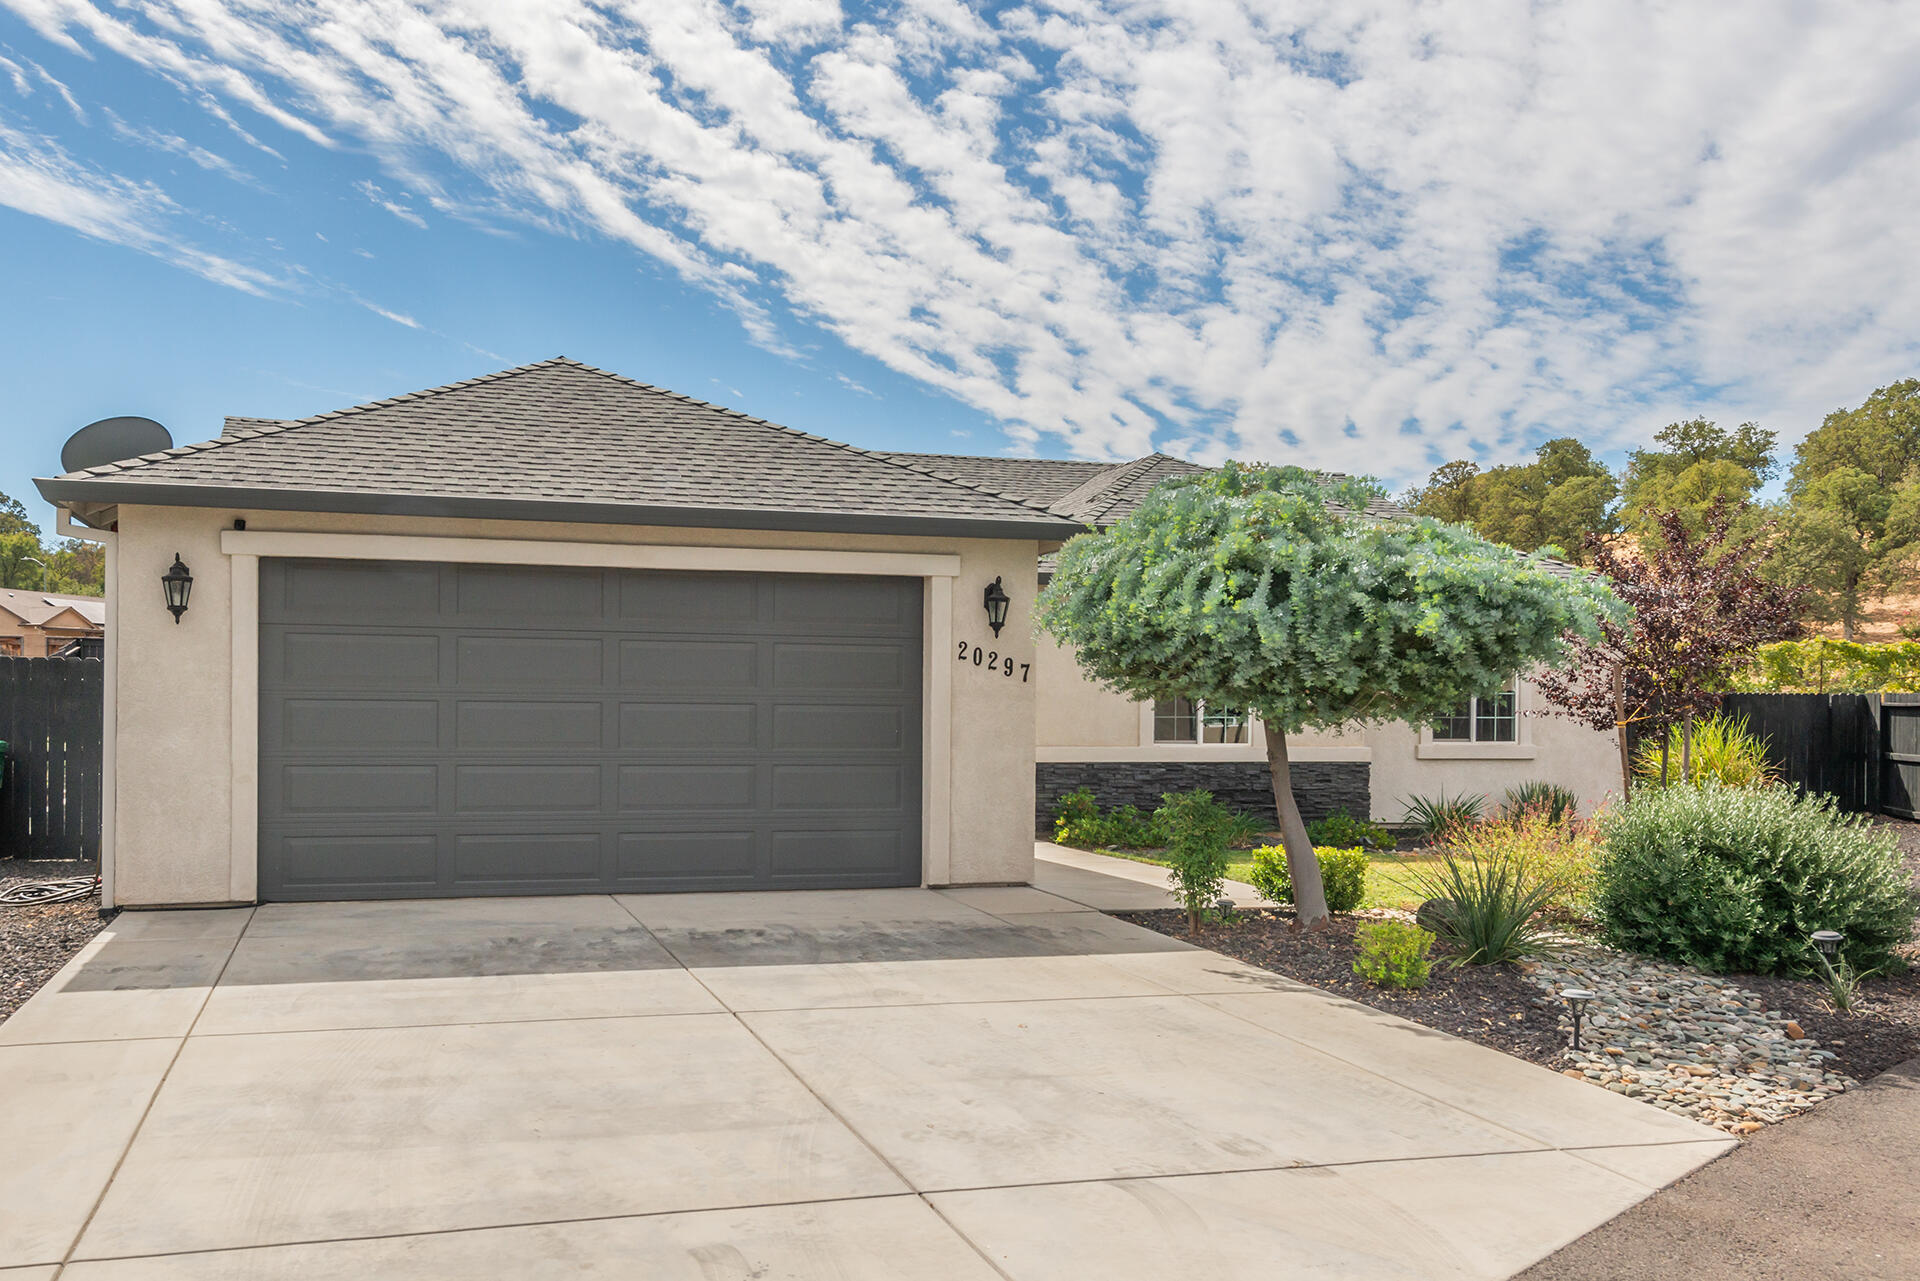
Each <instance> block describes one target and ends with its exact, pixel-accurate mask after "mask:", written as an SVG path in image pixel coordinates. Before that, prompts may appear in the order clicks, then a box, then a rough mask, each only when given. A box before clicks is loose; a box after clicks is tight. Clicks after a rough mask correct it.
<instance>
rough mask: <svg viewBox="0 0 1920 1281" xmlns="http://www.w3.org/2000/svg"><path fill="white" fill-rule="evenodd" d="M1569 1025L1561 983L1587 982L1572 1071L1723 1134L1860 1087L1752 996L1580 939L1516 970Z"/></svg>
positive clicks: (1732, 985) (1567, 1028)
mask: <svg viewBox="0 0 1920 1281" xmlns="http://www.w3.org/2000/svg"><path fill="white" fill-rule="evenodd" d="M1522 969H1523V971H1524V972H1525V973H1526V975H1527V978H1528V979H1529V980H1530V981H1532V982H1533V983H1534V984H1536V985H1537V986H1539V987H1540V988H1541V989H1542V992H1543V994H1544V997H1545V999H1546V1000H1548V1001H1550V1002H1552V1004H1553V1005H1554V1006H1556V1007H1558V1008H1559V1010H1560V1011H1561V1013H1560V1016H1559V1021H1560V1027H1561V1030H1562V1034H1563V1035H1565V1034H1567V1033H1570V1032H1571V1031H1572V1027H1573V1021H1572V1018H1571V1016H1570V1015H1569V1014H1568V1013H1567V1012H1566V1005H1565V1002H1563V1001H1562V1000H1560V992H1561V990H1562V989H1564V988H1569V987H1575V988H1586V989H1589V990H1590V991H1592V992H1594V993H1595V994H1596V995H1595V998H1594V1000H1593V1001H1592V1002H1590V1003H1589V1004H1588V1006H1587V1009H1586V1015H1585V1018H1584V1021H1583V1025H1582V1030H1581V1038H1580V1039H1581V1047H1582V1048H1581V1049H1579V1050H1572V1049H1568V1050H1563V1051H1562V1052H1561V1058H1562V1059H1563V1061H1564V1063H1565V1066H1564V1067H1563V1068H1562V1071H1563V1072H1564V1073H1565V1075H1567V1076H1571V1077H1576V1078H1583V1079H1585V1080H1589V1081H1593V1082H1595V1083H1596V1084H1599V1085H1602V1086H1605V1087H1606V1088H1607V1089H1609V1090H1612V1091H1613V1092H1614V1093H1616V1094H1624V1095H1626V1096H1627V1097H1628V1098H1634V1099H1640V1100H1643V1101H1644V1102H1647V1103H1651V1104H1653V1105H1654V1106H1655V1107H1659V1108H1665V1109H1666V1110H1667V1111H1669V1112H1677V1113H1679V1114H1680V1115H1682V1116H1687V1117H1692V1118H1693V1119H1694V1120H1696V1121H1700V1122H1702V1123H1703V1124H1706V1125H1711V1126H1713V1127H1715V1128H1716V1129H1721V1130H1725V1131H1726V1132H1727V1133H1729V1134H1752V1133H1753V1132H1754V1131H1756V1130H1758V1129H1759V1128H1760V1127H1761V1126H1762V1125H1770V1124H1772V1123H1774V1122H1776V1121H1782V1120H1785V1119H1786V1118H1787V1117H1789V1116H1792V1115H1794V1114H1795V1113H1798V1112H1804V1111H1805V1110H1806V1109H1808V1108H1810V1107H1812V1106H1813V1105H1814V1104H1816V1103H1818V1102H1820V1101H1821V1100H1822V1099H1827V1098H1831V1097H1832V1096H1833V1095H1835V1094H1839V1093H1841V1092H1842V1091H1844V1090H1847V1089H1850V1088H1852V1087H1853V1086H1855V1085H1857V1084H1858V1082H1856V1081H1855V1080H1853V1079H1852V1078H1851V1077H1848V1076H1845V1075H1843V1074H1842V1073H1841V1072H1840V1071H1838V1070H1837V1068H1838V1065H1837V1064H1836V1062H1835V1060H1836V1058H1837V1057H1838V1056H1837V1054H1836V1053H1835V1052H1834V1051H1833V1050H1831V1049H1826V1048H1823V1047H1822V1046H1821V1044H1820V1042H1819V1041H1817V1040H1816V1039H1814V1038H1813V1037H1811V1036H1808V1035H1807V1034H1806V1032H1805V1030H1804V1029H1802V1028H1801V1026H1800V1024H1799V1023H1798V1022H1796V1021H1795V1020H1794V1019H1792V1018H1790V1017H1788V1016H1787V1015H1786V1014H1784V1013H1781V1012H1779V1011H1770V1010H1768V1009H1767V1006H1766V1002H1765V1001H1764V1000H1763V999H1762V998H1761V996H1760V995H1759V994H1758V993H1755V992H1752V991H1749V990H1747V989H1745V988H1742V987H1740V986H1739V985H1738V984H1737V983H1736V982H1734V981H1731V980H1728V979H1725V978H1716V977H1713V976H1711V975H1705V974H1701V973H1698V972H1697V971H1694V970H1690V969H1687V968H1686V967H1684V966H1680V965H1672V964H1669V963H1667V962H1663V961H1651V960H1647V959H1645V958H1644V957H1636V956H1627V955H1623V954H1621V953H1618V952H1612V951H1609V950H1606V949H1604V948H1599V947H1576V948H1570V949H1568V950H1567V951H1565V952H1563V953H1561V954H1559V955H1557V956H1555V957H1553V958H1552V959H1549V960H1542V961H1535V962H1532V963H1529V964H1527V965H1524V966H1522Z"/></svg>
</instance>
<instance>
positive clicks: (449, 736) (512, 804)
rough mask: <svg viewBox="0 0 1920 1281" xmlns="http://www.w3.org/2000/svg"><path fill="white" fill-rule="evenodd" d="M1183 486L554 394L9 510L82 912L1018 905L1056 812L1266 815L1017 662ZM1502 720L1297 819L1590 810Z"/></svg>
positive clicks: (1245, 742)
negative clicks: (64, 583) (1069, 549)
mask: <svg viewBox="0 0 1920 1281" xmlns="http://www.w3.org/2000/svg"><path fill="white" fill-rule="evenodd" d="M1191 470H1194V469H1193V467H1192V465H1191V464H1186V463H1183V462H1180V461H1179V460H1177V459H1170V458H1165V457H1163V456H1160V455H1154V456H1152V457H1150V458H1148V459H1142V460H1140V461H1139V462H1136V463H1130V464H1124V465H1121V466H1119V467H1109V466H1105V465H1101V464H1092V463H1066V462H1060V463H1056V462H1046V461H1036V460H1009V459H954V458H946V457H935V456H927V455H908V454H886V453H876V452H871V451H867V450H862V449H857V448H854V447H852V446H848V445H844V444H839V443H837V442H834V441H830V440H826V439H823V438H821V437H818V436H812V435H808V434H806V433H803V432H798V431H794V430H792V429H790V428H786V427H781V426H778V425H776V424H774V423H770V422H767V421H765V420H762V419H758V418H753V417H749V416H747V415H745V414H740V413H735V412H733V411H730V410H726V409H722V408H719V407H716V406H713V405H709V404H706V403H704V402H701V401H696V400H693V399H690V398H688V397H685V396H680V395H676V394H674V393H672V392H668V391H664V390H661V389H660V388H657V387H652V386H648V385H646V384H642V383H638V382H635V381H633V380H631V379H628V378H623V377H620V376H618V375H615V374H611V373H607V372H605V371H602V370H598V369H594V368H591V367H589V366H586V365H582V364H579V363H577V362H575V361H571V360H566V359H555V360H549V361H543V362H540V363H538V364H534V365H527V366H523V367H520V368H517V369H510V370H505V371H503V372H501V373H497V374H491V375H488V376H486V377H482V378H475V379H471V380H468V381H465V382H460V383H454V384H451V385H448V386H445V387H437V388H433V389H430V390H427V391H421V392H415V393H412V394H409V395H404V396H397V397H394V398H392V399H389V400H382V401H377V402H374V403H372V404H367V405H359V406H355V407H353V408H350V409H344V410H339V411H336V412H333V413H326V414H320V415H316V416H314V417H311V418H304V419H299V420H295V421H279V420H266V419H257V418H230V419H228V420H227V424H226V428H225V430H224V431H223V433H222V434H221V436H220V437H219V438H218V439H215V440H210V441H205V442H202V443H197V444H189V445H184V446H180V447H177V448H171V449H167V450H165V451H163V452H159V453H153V454H147V455H144V456H142V457H138V458H130V459H125V460H122V461H118V462H112V463H106V464H103V465H101V466H96V467H91V468H89V469H87V470H84V471H78V472H72V473H69V474H67V475H63V476H59V477H57V478H52V479H45V480H40V481H38V482H36V483H37V484H38V485H39V488H40V491H41V493H42V494H43V495H44V496H45V497H46V499H47V500H48V501H49V502H51V503H53V504H54V505H55V506H57V507H59V508H61V509H62V510H63V511H64V512H66V513H68V514H69V515H70V517H71V518H72V520H73V521H75V522H78V525H77V526H76V528H75V532H86V533H87V536H90V537H94V538H97V539H99V540H100V541H102V542H103V543H104V544H105V546H106V553H107V607H108V609H109V610H110V611H111V613H112V617H113V619H114V627H113V629H112V631H111V633H110V634H109V635H108V637H107V644H106V655H105V657H106V665H107V671H106V683H107V689H108V698H107V709H106V764H105V779H106V795H105V798H104V800H105V805H104V814H103V824H102V827H103V831H102V876H103V880H104V882H105V884H104V886H103V892H104V901H105V902H106V903H108V904H112V905H120V906H161V905H188V904H222V903H252V902H257V901H262V900H269V899H279V900H294V899H362V898H424V897H436V896H466V895H484V894H544V893H569V892H590V891H602V892H604V891H609V890H612V891H653V890H657V891H673V890H732V889H743V890H744V889H779V888H822V887H845V888H854V887H860V888H866V887H880V886H897V885H922V884H925V885H968V884H1006V883H1020V882H1025V881H1027V880H1029V879H1030V878H1031V871H1032V860H1033V840H1032V837H1033V830H1034V822H1035V819H1036V816H1037V815H1043V814H1044V813H1045V812H1047V811H1048V810H1050V808H1051V797H1053V796H1057V794H1058V793H1059V792H1060V791H1062V790H1065V789H1066V788H1067V787H1069V786H1071V785H1073V784H1075V783H1076V782H1088V783H1092V784H1093V785H1094V786H1095V788H1096V790H1097V791H1100V792H1101V793H1102V795H1103V799H1108V801H1109V803H1120V802H1121V801H1123V800H1129V799H1134V800H1138V801H1139V802H1140V803H1152V802H1153V801H1154V800H1155V799H1157V796H1158V793H1159V792H1161V791H1165V790H1168V789H1169V788H1172V787H1184V786H1196V785H1199V786H1210V787H1214V788H1216V789H1217V790H1219V791H1221V792H1222V793H1223V794H1224V795H1225V796H1226V797H1227V799H1229V800H1230V801H1232V802H1233V803H1235V804H1244V805H1248V806H1249V807H1253V806H1258V805H1260V804H1262V803H1267V804H1270V801H1271V797H1270V795H1267V796H1265V797H1264V801H1263V798H1262V791H1263V789H1264V787H1265V773H1264V764H1263V763H1262V762H1263V761H1264V756H1263V748H1262V745H1261V739H1260V737H1259V735H1260V728H1259V726H1258V725H1257V724H1251V723H1248V722H1247V720H1246V719H1245V718H1243V717H1240V716H1238V715H1237V714H1235V713H1234V712H1233V711H1232V709H1220V708H1205V707H1200V708H1195V707H1189V706H1185V705H1183V704H1173V705H1169V706H1165V707H1159V706H1152V705H1141V704H1136V703H1133V702H1130V701H1128V700H1126V699H1124V698H1122V697H1120V696H1117V695H1114V694H1111V693H1108V692H1106V691H1103V690H1100V689H1098V688H1096V687H1094V686H1092V685H1090V684H1088V683H1087V682H1086V681H1085V680H1084V679H1082V678H1081V676H1080V674H1079V670H1078V668H1077V667H1076V666H1075V664H1074V663H1073V661H1072V658H1071V656H1070V655H1068V654H1066V653H1064V652H1062V651H1061V650H1060V649H1059V648H1058V647H1056V646H1054V645H1052V644H1051V643H1050V642H1048V641H1046V640H1044V639H1042V640H1040V641H1038V642H1036V640H1035V638H1034V635H1033V627H1032V613H1031V610H1032V604H1033V599H1034V595H1035V593H1036V591H1037V590H1038V586H1039V574H1040V572H1042V570H1043V568H1044V565H1045V557H1046V556H1047V555H1048V554H1049V553H1051V552H1053V551H1055V550H1057V549H1058V547H1059V545H1060V544H1061V543H1062V542H1063V541H1064V540H1065V539H1067V538H1069V537H1071V536H1073V535H1074V534H1075V533H1077V532H1080V531H1082V530H1084V529H1086V528H1087V527H1089V526H1090V525H1095V526H1097V525H1100V524H1105V523H1110V522H1111V521H1112V520H1114V519H1118V517H1119V516H1120V515H1123V514H1124V513H1125V512H1126V511H1127V510H1131V505H1132V504H1136V503H1137V502H1138V501H1139V499H1140V497H1141V496H1143V495H1144V494H1145V492H1146V490H1147V489H1148V488H1151V486H1152V484H1153V483H1156V482H1157V481H1158V480H1160V479H1163V478H1164V477H1165V476H1166V475H1169V474H1173V473H1175V472H1178V471H1191ZM80 527H85V529H84V530H83V529H81V528H80ZM89 531H90V532H89ZM996 598H997V600H996ZM1526 690H1527V687H1526V686H1525V685H1522V686H1521V687H1520V691H1519V693H1518V694H1517V695H1516V698H1517V700H1518V702H1517V704H1512V705H1510V704H1508V703H1503V702H1501V701H1499V700H1490V701H1489V703H1488V705H1487V706H1485V707H1483V708H1476V709H1473V710H1472V711H1471V712H1469V713H1467V714H1466V715H1465V716H1464V718H1463V721H1462V726H1463V727H1462V728H1461V729H1460V730H1459V732H1458V734H1457V735H1456V736H1454V737H1448V738H1445V739H1444V741H1443V740H1442V739H1437V738H1434V737H1432V732H1431V731H1426V730H1422V731H1418V732H1417V733H1416V732H1415V731H1413V730H1411V729H1405V728H1402V729H1400V730H1399V731H1397V732H1396V731H1367V732H1364V733H1356V734H1354V735H1352V736H1348V737H1340V736H1332V737H1325V738H1321V739H1315V740H1313V741H1312V742H1310V743H1304V744H1302V745H1301V747H1300V748H1299V749H1298V750H1297V751H1296V752H1295V754H1294V756H1295V761H1296V762H1297V764H1296V772H1297V774H1298V775H1299V776H1300V778H1301V791H1302V794H1303V800H1305V801H1306V802H1307V805H1308V808H1309V809H1310V810H1312V811H1314V812H1324V811H1325V810H1327V809H1330V808H1333V807H1335V806H1336V805H1344V806H1345V807H1347V808H1349V809H1351V810H1354V811H1355V812H1363V811H1365V810H1367V809H1369V808H1371V809H1372V810H1373V811H1374V812H1376V813H1379V812H1383V803H1382V801H1381V800H1380V799H1379V798H1381V797H1382V795H1383V794H1384V795H1385V796H1388V797H1392V796H1395V795H1397V794H1399V793H1400V792H1401V791H1402V790H1411V789H1412V788H1413V786H1414V783H1415V781H1416V780H1421V781H1420V786H1422V787H1431V788H1439V787H1443V786H1444V787H1446V788H1447V790H1449V791H1458V790H1460V788H1461V786H1462V785H1463V784H1464V785H1466V786H1469V787H1472V788H1475V789H1476V790H1486V789H1487V787H1488V786H1490V782H1489V780H1493V779H1495V778H1504V777H1508V776H1511V777H1512V778H1513V779H1514V780H1515V781H1518V780H1519V779H1522V778H1527V777H1533V776H1535V775H1544V776H1548V777H1556V778H1558V779H1559V780H1560V781H1563V782H1571V783H1577V784H1578V785H1580V786H1581V787H1582V790H1583V791H1584V792H1588V793H1593V792H1594V791H1595V790H1596V787H1601V788H1603V785H1604V780H1603V779H1600V780H1599V781H1598V782H1597V783H1596V784H1595V786H1588V785H1587V782H1586V780H1584V779H1578V780H1576V779H1574V778H1573V777H1571V776H1570V774H1569V768H1568V766H1569V764H1570V763H1571V762H1572V761H1574V759H1575V758H1576V757H1578V758H1580V759H1582V760H1584V757H1585V756H1586V755H1593V754H1594V753H1591V752H1588V751H1586V750H1585V749H1586V747H1587V746H1588V745H1587V744H1585V743H1581V744H1579V747H1580V749H1581V750H1579V751H1576V750H1573V748H1572V747H1570V746H1568V744H1571V743H1572V742H1573V740H1572V739H1570V738H1566V739H1563V738H1562V737H1561V732H1562V731H1563V730H1564V731H1566V732H1567V733H1569V734H1571V733H1573V732H1574V731H1572V730H1571V728H1570V727H1567V726H1565V725H1564V724H1562V723H1548V722H1537V721H1534V720H1530V719H1528V718H1527V717H1525V716H1524V714H1523V713H1524V711H1525V710H1526V696H1527V695H1526ZM1449 732H1451V731H1447V730H1443V731H1442V733H1443V734H1446V733H1449ZM1578 733H1581V734H1584V733H1586V731H1578ZM1593 737H1594V738H1595V739H1596V741H1597V740H1598V736H1593ZM1563 756H1564V757H1565V761H1561V760H1560V758H1561V757H1563ZM1543 757H1544V758H1545V759H1543ZM1597 773H1598V772H1597V771H1596V774H1597ZM1429 778H1430V779H1431V780H1432V781H1431V782H1426V781H1424V780H1427V779H1429ZM1383 784H1384V786H1383ZM1128 789H1132V790H1131V791H1129V790H1128ZM1370 798H1372V799H1371V800H1370Z"/></svg>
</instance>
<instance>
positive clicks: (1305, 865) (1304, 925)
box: [1266, 725, 1327, 930]
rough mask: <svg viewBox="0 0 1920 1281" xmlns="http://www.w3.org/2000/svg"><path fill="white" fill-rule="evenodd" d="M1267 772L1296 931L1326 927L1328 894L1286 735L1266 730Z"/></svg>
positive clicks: (1268, 728)
mask: <svg viewBox="0 0 1920 1281" xmlns="http://www.w3.org/2000/svg"><path fill="white" fill-rule="evenodd" d="M1266 728H1267V770H1268V772H1269V773H1271V774H1272V775H1273V809H1274V812H1275V813H1276V814H1278V815H1279V816H1280V844H1281V845H1282V846H1283V847H1284V848H1285V849H1286V851H1287V877H1288V879H1289V880H1291V881H1292V882H1293V915H1294V928H1295V929H1309V930H1317V929H1324V928H1326V925H1327V891H1326V887H1325V886H1324V885H1323V884H1321V881H1320V860H1319V859H1318V858H1317V857H1315V855H1314V852H1313V842H1312V841H1311V840H1310V839H1308V837H1307V824H1306V821H1305V820H1304V819H1302V818H1301V817H1300V806H1299V804H1298V803H1297V802H1296V801H1295V800H1294V799H1293V771H1292V770H1291V769H1290V768H1289V767H1288V764H1287V736H1286V734H1284V733H1283V732H1281V731H1280V730H1278V729H1276V728H1274V727H1273V726H1272V725H1268V726H1267V727H1266Z"/></svg>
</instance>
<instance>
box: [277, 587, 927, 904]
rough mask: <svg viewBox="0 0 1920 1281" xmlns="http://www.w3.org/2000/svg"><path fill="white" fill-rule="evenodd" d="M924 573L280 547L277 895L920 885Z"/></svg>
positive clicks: (378, 895) (324, 896) (399, 895)
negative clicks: (338, 553)
mask: <svg viewBox="0 0 1920 1281" xmlns="http://www.w3.org/2000/svg"><path fill="white" fill-rule="evenodd" d="M920 644H921V643H920V583H919V580H918V579H911V578H907V579H902V578H867V577H861V578H830V577H825V576H819V575H772V574H669V573H655V572H646V571H628V570H574V569H543V568H525V567H519V566H491V565H427V564H411V563H392V564H389V563H384V562H368V561H312V560H268V561H264V562H262V565H261V573H260V894H261V897H262V898H266V899H332V898H414V897H419V898H425V897H432V896H436V895H439V896H444V895H467V894H557V893H569V892H586V891H601V890H714V889H783V888H815V887H827V886H843V887H852V886H861V887H866V886H888V885H917V884H918V883H919V881H920V667H921V650H920Z"/></svg>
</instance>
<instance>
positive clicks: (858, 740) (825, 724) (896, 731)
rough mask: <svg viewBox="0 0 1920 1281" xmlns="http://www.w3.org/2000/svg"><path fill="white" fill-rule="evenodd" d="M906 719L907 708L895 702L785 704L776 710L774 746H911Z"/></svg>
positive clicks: (864, 748) (867, 748) (869, 748)
mask: <svg viewBox="0 0 1920 1281" xmlns="http://www.w3.org/2000/svg"><path fill="white" fill-rule="evenodd" d="M906 722H907V712H906V709H905V708H903V707H900V706H898V705H897V704H892V703H872V704H860V703H782V704H779V705H777V706H775V707H774V709H773V746H774V747H775V748H776V749H779V750H784V751H798V750H825V749H834V748H838V749H853V750H856V751H872V750H875V749H880V750H890V749H894V748H899V747H904V746H906V745H907V744H906V738H907V725H906Z"/></svg>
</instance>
